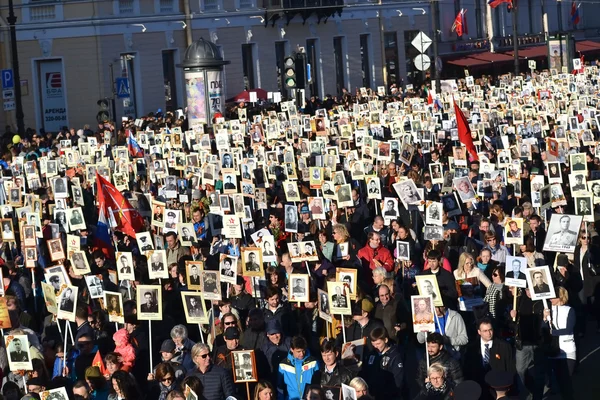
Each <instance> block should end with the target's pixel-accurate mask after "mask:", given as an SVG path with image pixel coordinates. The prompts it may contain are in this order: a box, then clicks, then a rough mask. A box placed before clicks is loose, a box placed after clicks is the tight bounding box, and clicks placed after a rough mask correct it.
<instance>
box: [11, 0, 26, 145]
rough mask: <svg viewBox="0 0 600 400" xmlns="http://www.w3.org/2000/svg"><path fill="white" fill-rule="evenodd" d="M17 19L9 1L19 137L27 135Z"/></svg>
mask: <svg viewBox="0 0 600 400" xmlns="http://www.w3.org/2000/svg"><path fill="white" fill-rule="evenodd" d="M16 23H17V17H16V16H15V9H14V6H13V0H8V24H9V25H10V50H11V56H12V68H13V78H14V79H13V80H14V86H15V101H16V109H17V110H16V111H17V132H18V133H19V135H23V134H24V133H25V122H24V121H23V118H24V115H23V104H22V103H21V74H19V52H18V50H17V28H16V26H15V24H16Z"/></svg>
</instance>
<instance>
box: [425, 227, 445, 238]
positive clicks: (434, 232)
mask: <svg viewBox="0 0 600 400" xmlns="http://www.w3.org/2000/svg"><path fill="white" fill-rule="evenodd" d="M423 238H424V239H425V240H438V241H441V240H444V228H443V227H441V226H429V225H428V226H425V231H424V233H423Z"/></svg>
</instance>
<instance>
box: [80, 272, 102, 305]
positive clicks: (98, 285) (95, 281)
mask: <svg viewBox="0 0 600 400" xmlns="http://www.w3.org/2000/svg"><path fill="white" fill-rule="evenodd" d="M84 278H85V283H86V284H87V287H88V291H89V294H90V297H91V298H92V299H102V298H104V286H103V285H102V275H86V276H84Z"/></svg>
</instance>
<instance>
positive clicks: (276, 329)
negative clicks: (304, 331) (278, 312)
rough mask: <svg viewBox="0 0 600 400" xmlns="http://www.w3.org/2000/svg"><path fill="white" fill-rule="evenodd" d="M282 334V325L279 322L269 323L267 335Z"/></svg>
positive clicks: (272, 321)
mask: <svg viewBox="0 0 600 400" xmlns="http://www.w3.org/2000/svg"><path fill="white" fill-rule="evenodd" d="M276 333H281V324H280V323H279V321H277V320H271V321H269V322H268V323H267V335H275V334H276Z"/></svg>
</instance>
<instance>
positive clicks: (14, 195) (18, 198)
mask: <svg viewBox="0 0 600 400" xmlns="http://www.w3.org/2000/svg"><path fill="white" fill-rule="evenodd" d="M8 192H9V195H10V197H9V203H10V205H11V206H13V207H21V206H22V205H23V203H22V195H21V186H14V187H11V188H10V190H9V191H8Z"/></svg>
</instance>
